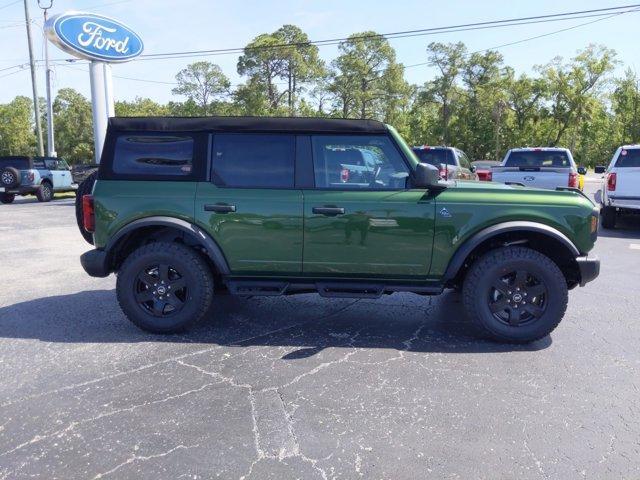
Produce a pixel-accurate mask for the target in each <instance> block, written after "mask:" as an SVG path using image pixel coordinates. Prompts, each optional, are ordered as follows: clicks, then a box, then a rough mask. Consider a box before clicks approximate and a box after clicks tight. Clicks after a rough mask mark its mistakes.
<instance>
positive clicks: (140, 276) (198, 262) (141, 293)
mask: <svg viewBox="0 0 640 480" xmlns="http://www.w3.org/2000/svg"><path fill="white" fill-rule="evenodd" d="M116 290H117V296H118V302H119V303H120V307H121V308H122V310H123V311H124V313H125V315H126V316H127V317H128V318H129V320H131V321H132V322H133V323H134V324H136V325H137V326H138V327H140V328H141V329H143V330H146V331H148V332H152V333H176V332H179V331H182V330H184V329H186V328H187V327H189V326H190V325H192V324H194V323H195V322H197V321H198V320H200V319H201V318H202V317H203V316H204V315H205V313H206V312H207V311H208V309H209V307H210V306H211V302H212V299H213V276H212V274H211V270H210V268H209V265H208V264H207V262H206V261H205V260H204V259H203V258H202V257H201V256H200V255H199V254H198V252H196V251H195V250H193V249H191V248H189V247H186V246H184V245H181V244H178V243H167V242H156V243H151V244H149V245H145V246H143V247H140V248H138V249H137V250H135V251H134V252H133V253H132V254H131V255H129V257H127V259H126V260H125V262H124V264H123V265H122V267H121V268H120V270H119V272H118V280H117V283H116Z"/></svg>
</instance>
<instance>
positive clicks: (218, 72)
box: [171, 61, 231, 115]
mask: <svg viewBox="0 0 640 480" xmlns="http://www.w3.org/2000/svg"><path fill="white" fill-rule="evenodd" d="M176 81H177V82H178V86H177V87H175V88H174V89H173V90H171V91H172V93H173V94H175V95H182V96H185V97H187V99H189V100H191V101H192V102H194V103H195V104H196V105H197V106H198V109H199V110H198V114H199V115H210V114H212V113H214V112H215V111H216V110H217V109H216V107H215V105H214V104H213V102H214V101H219V100H223V99H225V98H226V97H227V96H228V95H229V93H230V92H229V88H230V87H231V83H230V82H229V79H228V78H227V77H226V76H225V74H224V73H222V69H221V68H220V67H219V66H218V65H216V64H215V63H211V62H206V61H202V62H195V63H192V64H190V65H188V66H187V68H184V69H183V70H180V71H179V72H178V74H177V75H176Z"/></svg>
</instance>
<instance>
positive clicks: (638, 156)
mask: <svg viewBox="0 0 640 480" xmlns="http://www.w3.org/2000/svg"><path fill="white" fill-rule="evenodd" d="M633 167H636V168H637V167H640V149H636V148H634V149H632V150H622V151H621V152H620V155H618V160H617V161H616V168H633Z"/></svg>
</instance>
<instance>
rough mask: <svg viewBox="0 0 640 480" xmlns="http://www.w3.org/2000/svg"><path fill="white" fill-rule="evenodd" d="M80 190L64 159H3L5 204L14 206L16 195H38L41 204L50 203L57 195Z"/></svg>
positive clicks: (0, 174)
mask: <svg viewBox="0 0 640 480" xmlns="http://www.w3.org/2000/svg"><path fill="white" fill-rule="evenodd" d="M77 188H78V185H77V184H76V183H75V182H74V181H73V178H72V175H71V169H70V168H69V165H68V164H67V162H65V161H64V160H62V159H60V158H50V157H28V156H13V157H0V202H2V203H12V202H13V200H14V199H15V197H16V195H35V196H36V197H37V199H38V201H39V202H49V201H51V199H52V198H53V195H54V193H56V192H71V191H75V190H77Z"/></svg>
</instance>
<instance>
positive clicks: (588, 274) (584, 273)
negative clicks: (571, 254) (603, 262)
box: [576, 255, 600, 287]
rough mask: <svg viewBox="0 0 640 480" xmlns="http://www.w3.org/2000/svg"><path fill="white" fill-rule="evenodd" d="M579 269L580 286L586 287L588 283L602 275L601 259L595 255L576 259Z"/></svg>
mask: <svg viewBox="0 0 640 480" xmlns="http://www.w3.org/2000/svg"><path fill="white" fill-rule="evenodd" d="M576 262H578V268H579V269H580V286H581V287H584V286H585V285H586V284H587V283H589V282H590V281H592V280H595V279H596V277H597V276H598V275H600V259H599V258H598V257H596V256H595V255H585V256H584V257H578V258H576Z"/></svg>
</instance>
